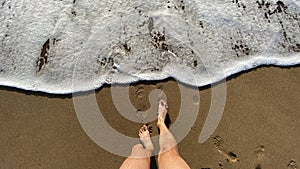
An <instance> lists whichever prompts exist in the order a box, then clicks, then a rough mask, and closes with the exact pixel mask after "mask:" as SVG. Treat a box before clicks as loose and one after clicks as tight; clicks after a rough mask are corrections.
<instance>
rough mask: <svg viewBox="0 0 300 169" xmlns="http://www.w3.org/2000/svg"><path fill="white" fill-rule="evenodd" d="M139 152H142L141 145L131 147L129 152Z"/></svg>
mask: <svg viewBox="0 0 300 169" xmlns="http://www.w3.org/2000/svg"><path fill="white" fill-rule="evenodd" d="M141 150H144V147H143V145H142V144H136V145H134V146H133V147H132V149H131V152H140V151H141Z"/></svg>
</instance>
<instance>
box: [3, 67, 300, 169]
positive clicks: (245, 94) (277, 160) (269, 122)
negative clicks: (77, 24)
mask: <svg viewBox="0 0 300 169" xmlns="http://www.w3.org/2000/svg"><path fill="white" fill-rule="evenodd" d="M226 85H227V99H226V105H225V110H224V114H223V117H222V120H221V122H220V124H219V126H218V128H217V129H216V131H215V132H214V133H213V135H212V136H211V137H210V138H209V139H208V140H207V141H206V142H205V143H203V144H199V143H198V138H199V134H200V131H201V129H202V127H203V124H204V122H205V119H206V117H207V114H208V111H209V108H210V102H211V88H210V87H205V88H200V89H199V92H200V98H201V99H200V110H199V114H198V118H197V120H196V123H195V125H194V126H192V128H191V131H190V132H189V134H188V135H187V136H186V137H185V139H184V140H183V141H182V142H180V143H179V145H178V147H179V151H180V153H181V155H182V157H183V158H184V159H185V160H186V161H187V163H188V164H189V165H190V167H191V168H192V169H201V168H211V169H218V168H219V169H221V168H224V169H225V168H233V169H235V168H236V169H240V168H249V169H260V168H262V169H264V168H283V169H285V168H287V169H296V165H298V166H300V151H299V150H300V133H299V131H300V111H299V110H300V88H299V86H300V67H299V66H298V67H293V68H275V67H263V68H258V69H254V70H252V71H249V72H244V73H241V74H239V75H235V76H232V77H230V78H229V79H228V80H227V84H226ZM153 89H162V90H163V91H164V92H165V93H166V95H167V97H168V103H169V107H170V108H169V113H170V119H171V122H174V121H175V120H176V118H177V115H178V112H179V108H180V92H179V90H178V86H177V84H176V82H175V81H173V80H165V81H162V82H141V83H138V84H134V85H131V86H130V100H131V102H132V104H133V105H134V106H135V107H136V109H139V110H146V109H148V108H149V107H150V103H149V102H148V94H149V93H150V91H152V90H153ZM0 97H1V99H0V133H1V137H0V150H1V151H0V168H1V169H17V168H22V169H23V168H26V169H27V168H28V169H35V168H45V169H53V168H66V169H67V168H72V169H75V168H78V169H81V168H92V169H96V168H118V167H119V166H120V165H121V163H122V162H123V160H124V157H120V156H117V155H114V154H111V153H109V152H107V151H105V150H103V149H102V148H100V147H99V146H98V145H97V144H95V143H94V142H93V141H92V140H91V139H89V137H88V136H87V134H86V133H85V132H84V131H83V129H82V127H81V126H80V124H79V121H78V119H77V117H76V113H75V110H74V107H73V101H72V98H71V96H70V95H65V96H58V95H49V94H43V93H37V92H27V91H22V90H18V89H12V88H7V87H0ZM96 97H97V101H98V104H99V106H100V110H101V112H103V116H104V117H105V118H106V120H107V122H108V123H109V124H110V125H111V126H112V127H113V128H114V129H116V130H117V131H119V132H120V133H123V134H125V135H127V136H131V137H136V136H137V131H138V129H139V127H140V125H141V124H140V123H135V122H131V121H129V120H127V119H125V118H124V117H123V116H121V115H120V114H119V113H118V111H117V110H116V108H115V107H114V105H113V101H112V96H111V90H110V87H109V86H106V87H103V88H101V89H99V90H98V91H97V94H96ZM134 113H135V112H134ZM185 113H189V112H185ZM151 124H152V125H153V126H155V121H153V122H151ZM171 125H172V123H171ZM156 133H157V131H156V129H155V127H154V133H153V134H154V135H155V134H156Z"/></svg>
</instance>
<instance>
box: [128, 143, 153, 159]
mask: <svg viewBox="0 0 300 169" xmlns="http://www.w3.org/2000/svg"><path fill="white" fill-rule="evenodd" d="M148 156H149V152H147V151H146V150H145V149H144V147H143V145H142V144H137V145H134V146H133V147H132V150H131V155H130V157H132V158H145V157H148Z"/></svg>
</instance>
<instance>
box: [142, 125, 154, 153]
mask: <svg viewBox="0 0 300 169" xmlns="http://www.w3.org/2000/svg"><path fill="white" fill-rule="evenodd" d="M139 137H140V141H141V144H142V145H143V147H144V148H145V149H146V150H148V151H149V152H150V153H151V152H152V151H153V149H154V147H153V144H152V141H151V138H150V131H149V127H148V125H143V126H142V127H141V128H140V131H139Z"/></svg>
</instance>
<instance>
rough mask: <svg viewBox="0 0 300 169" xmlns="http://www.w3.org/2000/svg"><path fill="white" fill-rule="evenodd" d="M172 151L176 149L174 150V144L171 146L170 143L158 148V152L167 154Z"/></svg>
mask: <svg viewBox="0 0 300 169" xmlns="http://www.w3.org/2000/svg"><path fill="white" fill-rule="evenodd" d="M172 149H175V150H176V149H177V148H176V144H172V143H166V144H163V145H162V146H161V147H160V152H167V151H170V150H172Z"/></svg>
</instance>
